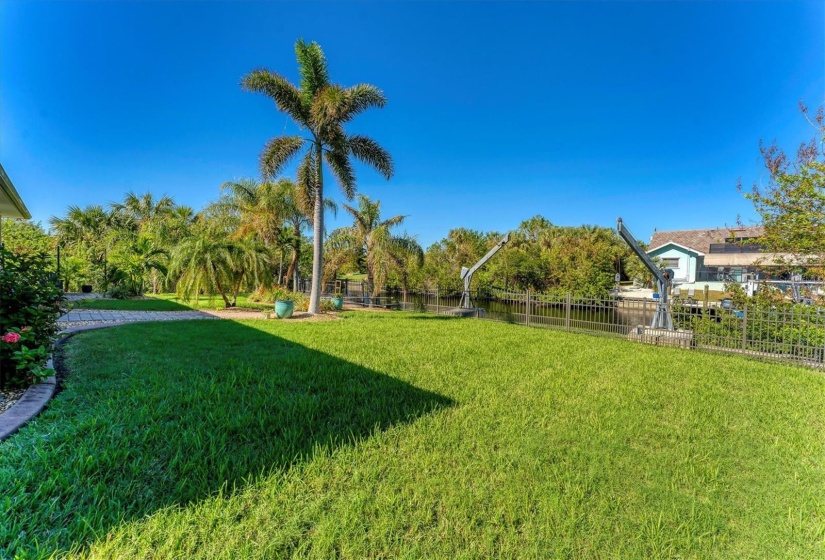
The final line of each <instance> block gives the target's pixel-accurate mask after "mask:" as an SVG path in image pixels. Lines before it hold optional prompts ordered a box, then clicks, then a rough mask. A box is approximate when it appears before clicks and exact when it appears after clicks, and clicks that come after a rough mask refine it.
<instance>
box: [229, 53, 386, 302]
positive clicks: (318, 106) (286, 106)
mask: <svg viewBox="0 0 825 560" xmlns="http://www.w3.org/2000/svg"><path fill="white" fill-rule="evenodd" d="M295 55H296V58H297V60H298V69H299V72H300V74H301V82H300V85H299V86H295V85H293V84H292V83H290V82H289V81H288V80H287V79H286V78H284V77H283V76H281V75H279V74H276V73H274V72H270V71H268V70H255V71H253V72H250V73H249V74H247V75H246V76H245V77H244V78H243V80H242V82H241V85H242V87H243V88H244V89H245V90H247V91H252V92H257V93H263V94H265V95H266V96H268V97H270V98H272V100H273V101H274V102H275V106H276V107H277V108H278V110H279V111H282V112H284V113H286V114H287V115H289V117H290V118H292V120H293V121H294V122H295V123H296V124H297V125H298V127H299V128H300V129H302V130H305V131H306V133H307V136H306V137H305V136H301V135H295V136H279V137H276V138H273V139H272V140H270V141H269V142H268V143H267V144H266V146H264V149H263V151H262V152H261V156H260V165H261V172H262V175H263V176H264V178H265V179H271V178H273V177H275V176H277V175H278V174H279V173H280V171H281V170H283V168H284V167H285V166H286V165H287V164H288V163H289V162H290V161H291V160H292V159H293V158H294V157H296V156H297V155H298V153H299V152H301V150H302V149H303V157H302V159H301V162H300V163H299V164H298V173H297V182H298V186H299V187H300V195H301V198H302V200H303V201H304V204H305V206H307V207H311V208H312V225H313V236H314V241H313V252H312V289H311V292H310V298H309V312H310V313H317V312H318V306H319V303H320V295H321V281H322V274H323V232H324V174H323V162H326V164H327V166H328V167H329V169H330V171H332V174H333V175H334V176H335V177H336V179H337V180H338V184H339V186H340V187H341V190H342V191H343V193H344V195H345V196H346V198H347V199H348V200H349V199H352V197H353V196H354V195H355V170H354V169H353V166H352V162H351V160H350V156H352V157H354V158H355V159H357V160H359V161H361V162H363V163H366V164H367V165H369V166H371V167H373V168H374V169H376V170H377V171H378V172H379V173H381V174H382V175H384V177H386V178H387V179H389V178H390V177H392V173H393V166H392V158H391V157H390V155H389V153H388V152H387V151H386V150H384V148H382V147H381V146H380V145H379V144H378V143H377V142H376V141H375V140H373V139H371V138H369V137H367V136H361V135H357V134H352V135H351V134H347V133H346V131H345V130H344V125H345V124H346V123H347V122H349V121H351V120H352V119H353V118H354V117H355V116H356V115H358V114H359V113H362V112H364V111H365V110H367V109H369V108H371V107H379V108H380V107H383V106H384V105H385V104H386V98H385V97H384V94H383V93H382V92H381V91H380V90H379V89H378V88H376V87H375V86H373V85H370V84H359V85H355V86H352V87H347V88H345V87H342V86H340V85H338V84H333V83H331V82H330V78H329V72H328V70H327V61H326V58H325V57H324V53H323V51H322V50H321V47H320V46H319V45H318V44H317V43H309V44H307V43H305V42H304V41H303V40H301V39H299V40H298V41H297V42H296V43H295Z"/></svg>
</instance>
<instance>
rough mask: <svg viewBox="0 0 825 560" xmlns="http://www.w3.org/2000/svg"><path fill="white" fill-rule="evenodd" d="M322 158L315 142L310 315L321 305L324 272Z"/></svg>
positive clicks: (319, 145)
mask: <svg viewBox="0 0 825 560" xmlns="http://www.w3.org/2000/svg"><path fill="white" fill-rule="evenodd" d="M323 156H324V154H323V152H322V151H321V143H320V142H315V157H316V158H317V159H316V163H315V165H316V171H315V173H316V177H315V208H314V209H313V224H312V234H313V243H312V288H311V289H310V292H309V309H308V311H309V312H310V313H313V314H315V313H318V307H319V304H320V303H321V278H322V275H323V272H324V268H323V258H324V239H323V235H324V175H323V169H322V167H321V165H322V161H321V158H322V157H323Z"/></svg>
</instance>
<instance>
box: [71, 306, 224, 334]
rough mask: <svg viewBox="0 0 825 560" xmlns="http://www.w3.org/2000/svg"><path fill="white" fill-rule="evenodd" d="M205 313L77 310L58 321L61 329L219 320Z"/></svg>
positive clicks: (213, 315) (193, 311)
mask: <svg viewBox="0 0 825 560" xmlns="http://www.w3.org/2000/svg"><path fill="white" fill-rule="evenodd" d="M219 318H220V317H218V316H216V315H215V314H211V313H207V312H205V311H195V310H192V311H104V310H93V309H75V310H72V311H69V312H68V313H66V314H65V315H63V316H62V317H60V319H58V320H57V325H58V326H59V327H60V328H61V329H65V328H67V327H73V326H77V325H92V324H96V323H134V322H138V321H181V320H187V319H219Z"/></svg>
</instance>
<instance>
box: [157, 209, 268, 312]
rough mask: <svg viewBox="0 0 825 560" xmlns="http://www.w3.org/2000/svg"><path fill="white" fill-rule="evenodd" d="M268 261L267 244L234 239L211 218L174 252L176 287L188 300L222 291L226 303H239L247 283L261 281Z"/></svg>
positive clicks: (173, 268) (233, 305) (171, 268)
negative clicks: (260, 276) (239, 294)
mask: <svg viewBox="0 0 825 560" xmlns="http://www.w3.org/2000/svg"><path fill="white" fill-rule="evenodd" d="M268 263H269V259H268V256H267V253H266V250H265V248H264V247H263V245H261V244H259V243H256V242H254V241H249V240H230V239H229V237H228V236H227V235H226V234H225V232H223V231H222V230H221V225H220V224H219V225H217V226H216V225H215V224H210V223H208V222H207V223H206V224H202V225H201V226H200V227H197V228H194V229H193V231H192V233H191V235H190V236H188V237H187V238H186V239H185V240H184V241H183V242H182V243H180V244H179V245H178V246H177V247H176V248H175V250H174V251H173V252H172V257H171V263H170V266H169V274H170V275H171V276H175V277H178V281H177V284H176V291H177V293H178V294H179V295H180V296H181V297H182V298H183V299H184V300H185V301H188V300H190V299H192V298H194V299H195V300H196V301H197V298H198V296H199V295H201V294H203V293H208V294H214V293H218V294H220V296H221V298H223V301H224V304H225V306H226V307H235V304H236V302H237V297H238V292H239V291H240V290H241V288H243V286H244V283H245V282H247V281H249V282H257V281H258V278H259V275H260V273H261V272H262V271H263V270H264V269H265V267H266V266H267V265H268Z"/></svg>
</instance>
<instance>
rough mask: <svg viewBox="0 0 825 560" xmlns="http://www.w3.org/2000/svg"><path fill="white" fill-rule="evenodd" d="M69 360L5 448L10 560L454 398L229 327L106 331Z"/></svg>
mask: <svg viewBox="0 0 825 560" xmlns="http://www.w3.org/2000/svg"><path fill="white" fill-rule="evenodd" d="M65 353H66V358H65V362H66V364H67V365H68V366H69V367H70V368H73V369H74V370H75V371H73V372H71V373H70V374H69V376H68V377H67V379H66V383H65V385H66V386H65V389H64V390H63V392H62V393H61V394H60V395H59V397H58V398H57V399H56V400H55V401H54V402H53V403H52V404H51V406H50V407H49V408H48V409H47V411H46V412H45V413H44V414H43V415H42V416H41V417H40V418H39V419H38V420H37V421H36V422H35V423H34V424H31V425H29V426H28V427H26V428H24V429H23V430H22V431H21V432H19V433H18V434H17V435H16V436H14V437H12V438H11V439H9V440H8V441H7V442H4V443H3V444H2V445H0V495H3V496H4V500H0V519H2V520H3V522H2V523H0V553H5V554H9V555H10V556H15V554H21V555H25V554H27V553H32V552H35V553H36V554H39V553H42V552H50V551H54V550H66V549H69V548H71V547H73V546H79V547H85V546H87V545H88V544H90V543H91V541H93V540H94V539H96V538H100V537H101V536H102V535H105V534H106V533H107V532H108V531H109V530H110V529H111V528H113V527H114V526H116V525H118V524H121V523H124V522H129V521H131V520H135V519H139V518H141V517H143V516H145V515H147V514H151V513H152V512H154V511H156V510H158V509H160V508H164V507H167V506H178V505H186V504H189V503H192V502H195V501H199V500H202V499H204V498H206V497H207V496H210V495H213V494H215V493H216V492H217V491H219V490H221V489H223V490H224V491H228V492H230V493H232V492H235V491H238V490H241V489H242V488H243V487H244V486H245V485H247V484H248V483H249V482H250V481H252V480H254V479H255V478H257V477H258V476H259V475H262V474H266V473H269V472H272V471H276V470H282V469H287V468H290V467H292V466H295V465H299V464H300V463H302V462H304V461H306V460H308V459H309V458H310V457H311V456H312V455H313V454H315V453H317V452H319V451H324V450H327V451H330V450H334V449H336V448H338V447H340V446H344V445H352V444H356V443H357V442H359V441H361V440H363V439H365V438H368V437H369V436H370V435H371V434H373V433H375V431H377V430H386V429H388V428H389V427H391V426H393V425H396V424H399V423H406V422H411V421H413V420H415V419H416V418H418V417H419V416H421V415H423V414H427V413H428V412H431V411H433V410H435V409H438V408H440V407H444V406H448V405H450V404H451V401H450V400H449V399H447V398H446V397H443V396H440V395H437V394H434V393H431V392H428V391H424V390H421V389H418V388H416V387H414V386H412V385H409V384H408V383H405V382H403V381H400V380H398V379H395V378H392V377H389V376H387V375H385V374H382V373H381V372H378V371H373V370H370V369H367V368H364V367H361V366H358V365H355V364H353V363H350V362H347V361H345V360H342V359H340V358H337V357H334V356H331V355H329V354H325V353H323V352H319V351H316V350H312V349H309V348H307V347H304V346H301V345H299V344H296V343H294V342H291V341H288V340H285V339H283V338H280V337H278V336H274V335H273V334H270V333H266V332H262V331H260V330H257V329H255V328H252V327H249V326H245V325H242V324H239V323H235V322H230V321H214V322H213V321H183V322H174V323H143V324H134V325H128V326H123V327H116V328H111V329H102V330H98V331H92V332H88V333H84V334H81V335H80V336H79V337H78V338H76V339H75V340H72V341H70V342H69V344H67V345H66V348H65ZM0 555H2V554H0Z"/></svg>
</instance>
